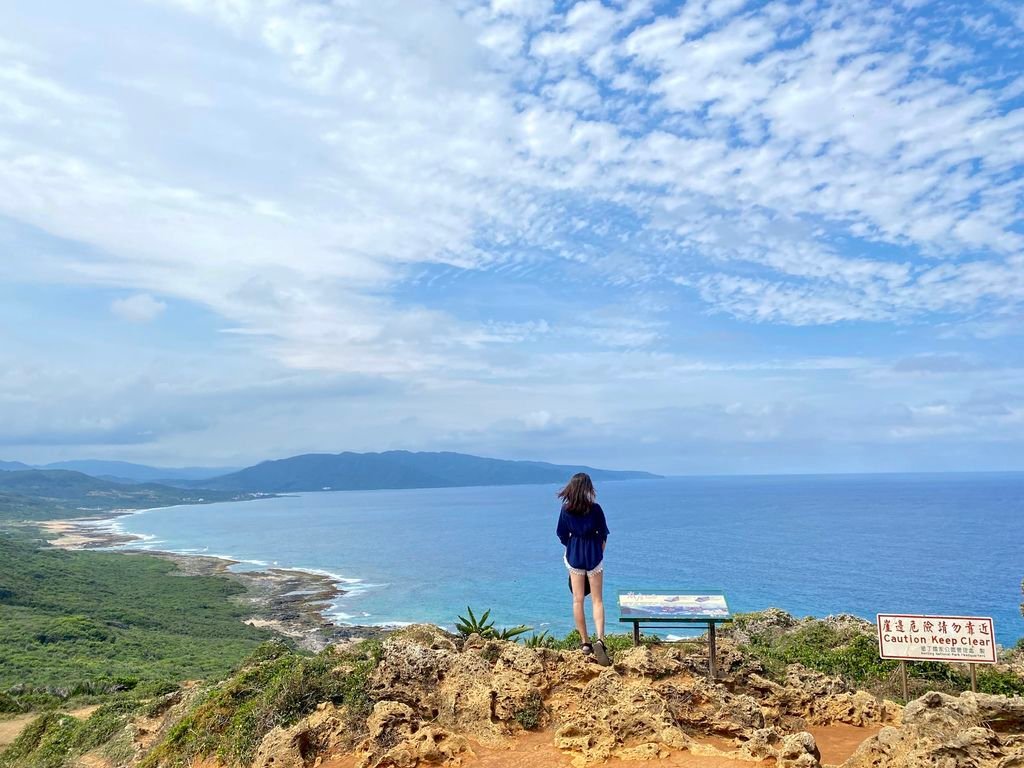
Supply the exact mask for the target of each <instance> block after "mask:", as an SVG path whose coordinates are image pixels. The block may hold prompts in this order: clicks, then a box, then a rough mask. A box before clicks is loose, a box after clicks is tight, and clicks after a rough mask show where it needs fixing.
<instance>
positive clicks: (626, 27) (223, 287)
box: [0, 0, 1024, 474]
mask: <svg viewBox="0 0 1024 768" xmlns="http://www.w3.org/2000/svg"><path fill="white" fill-rule="evenodd" d="M1022 214H1024V6H1021V5H1020V4H1019V3H1016V2H1011V1H1008V0H1007V1H1004V0H980V1H979V2H945V1H942V0H936V1H934V2H929V1H928V0H905V1H904V2H871V1H870V0H850V1H849V2H809V1H808V2H803V1H800V0H797V1H795V2H744V1H743V0H720V1H715V0H690V1H689V2H684V3H675V2H672V3H669V2H653V1H651V0H605V1H604V2H600V1H599V0H584V1H583V2H575V3H572V2H566V3H556V2H550V1H545V0H491V1H490V2H473V1H471V0H453V1H452V2H436V1H435V0H389V1H387V2H375V3H358V2H341V0H336V1H334V2H325V1H324V0H264V1H260V0H149V1H148V2H137V0H107V2H104V3H102V4H99V5H97V4H91V3H77V2H58V1H57V0H41V1H40V2H36V3H8V4H6V5H4V6H3V7H0V254H2V257H0V329H2V331H0V458H6V459H20V460H24V461H33V462H44V461H51V460H59V459H66V458H73V457H99V458H114V459H125V460H135V461H143V462H148V463H156V464H197V463H218V464H244V463H248V462H252V461H256V460H260V459H264V458H270V457H276V456H281V455H288V454H293V453H299V452H305V451H340V450H385V449H390V448H408V449H413V450H435V449H446V450H462V451H467V452H474V453H479V454H484V455H494V456H502V457H509V458H536V459H546V460H551V461H560V462H587V463H592V464H597V465H604V466H618V467H637V468H645V469H651V470H654V471H660V472H666V473H680V474H682V473H717V472H826V471H886V470H940V471H942V470H976V469H1024V353H1022V351H1021V350H1022V349H1024V345H1022V343H1021V342H1022V336H1024V223H1022V222H1024V216H1022Z"/></svg>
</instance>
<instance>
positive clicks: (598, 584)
mask: <svg viewBox="0 0 1024 768" xmlns="http://www.w3.org/2000/svg"><path fill="white" fill-rule="evenodd" d="M603 588H604V571H599V572H598V573H593V574H591V575H590V605H591V607H592V608H593V609H594V631H595V632H597V639H598V640H604V591H603ZM573 589H575V587H573Z"/></svg>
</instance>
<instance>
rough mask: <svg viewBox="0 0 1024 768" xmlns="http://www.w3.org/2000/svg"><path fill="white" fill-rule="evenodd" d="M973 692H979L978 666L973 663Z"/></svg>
mask: <svg viewBox="0 0 1024 768" xmlns="http://www.w3.org/2000/svg"><path fill="white" fill-rule="evenodd" d="M971 691H973V692H974V693H977V692H978V665H977V664H975V663H974V662H973V661H972V662H971Z"/></svg>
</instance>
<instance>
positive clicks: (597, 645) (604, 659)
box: [594, 640, 612, 667]
mask: <svg viewBox="0 0 1024 768" xmlns="http://www.w3.org/2000/svg"><path fill="white" fill-rule="evenodd" d="M594 658H595V659H597V663H598V664H600V665H601V666H602V667H607V666H610V665H611V663H612V662H611V659H609V658H608V649H607V648H605V647H604V640H597V641H595V642H594Z"/></svg>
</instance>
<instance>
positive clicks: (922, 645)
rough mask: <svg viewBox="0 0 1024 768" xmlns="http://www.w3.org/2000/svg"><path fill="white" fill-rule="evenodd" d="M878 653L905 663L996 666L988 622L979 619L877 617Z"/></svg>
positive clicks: (993, 643) (992, 629)
mask: <svg viewBox="0 0 1024 768" xmlns="http://www.w3.org/2000/svg"><path fill="white" fill-rule="evenodd" d="M878 654H879V655H880V656H881V657H882V658H883V659H903V660H907V661H964V662H973V663H975V664H995V663H996V633H995V628H994V627H993V626H992V619H990V618H985V617H981V616H920V615H916V614H904V613H880V614H878Z"/></svg>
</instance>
